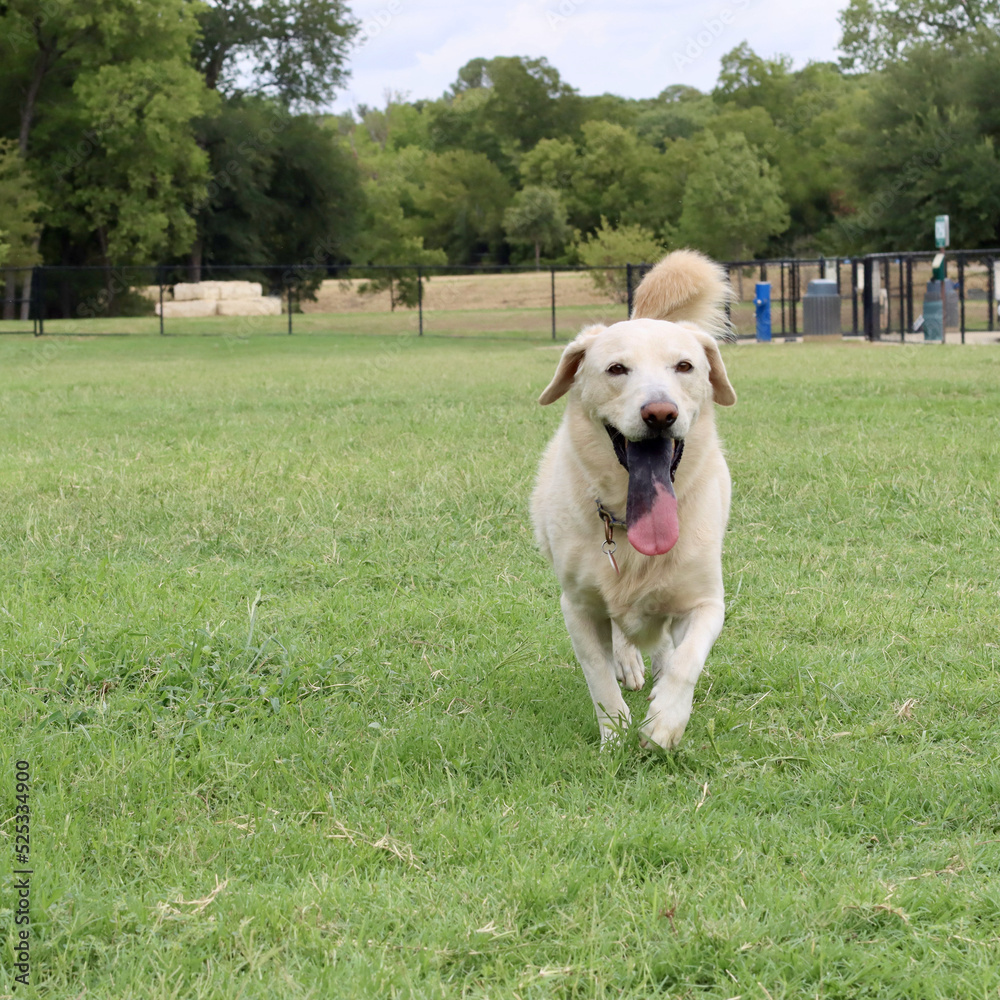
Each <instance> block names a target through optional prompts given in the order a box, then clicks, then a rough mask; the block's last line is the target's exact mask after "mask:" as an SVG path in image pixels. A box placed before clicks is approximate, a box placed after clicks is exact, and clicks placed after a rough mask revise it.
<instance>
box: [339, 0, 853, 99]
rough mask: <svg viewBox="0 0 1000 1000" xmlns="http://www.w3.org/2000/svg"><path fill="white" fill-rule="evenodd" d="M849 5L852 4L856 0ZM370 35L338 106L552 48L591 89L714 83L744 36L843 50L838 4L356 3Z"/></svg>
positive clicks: (807, 55)
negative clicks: (474, 64) (470, 65)
mask: <svg viewBox="0 0 1000 1000" xmlns="http://www.w3.org/2000/svg"><path fill="white" fill-rule="evenodd" d="M845 2H846V0H845ZM352 9H353V11H354V13H355V16H356V17H358V19H359V20H360V21H361V22H362V24H363V25H365V29H366V34H367V36H368V37H367V40H366V41H365V42H364V43H363V44H362V45H361V46H360V47H359V48H357V49H356V50H355V51H354V53H353V54H352V56H351V59H350V68H351V71H352V75H351V79H350V81H349V83H348V86H347V88H346V90H345V91H344V92H343V93H342V94H341V95H340V96H339V98H338V100H337V102H336V104H335V108H336V110H345V109H347V108H350V107H353V106H354V105H356V104H357V103H359V102H363V103H366V104H381V103H382V100H383V95H384V93H385V92H386V90H393V91H400V92H403V93H406V94H408V95H409V97H410V99H411V100H416V99H419V98H437V97H440V96H441V94H442V93H443V92H444V91H445V90H446V89H447V88H448V87H449V86H450V85H451V83H452V82H453V81H454V80H455V77H456V75H457V73H458V70H459V68H460V67H461V66H463V65H464V64H465V63H466V62H468V61H469V60H470V59H473V58H475V57H477V56H482V57H484V58H491V57H492V56H498V55H519V56H529V57H539V56H544V57H545V58H547V59H548V60H549V62H550V63H551V64H552V65H553V66H555V67H556V69H558V70H559V73H560V75H561V76H562V78H563V79H564V80H565V81H566V82H567V83H569V84H571V85H572V86H574V87H576V88H577V90H579V91H580V93H581V94H601V93H612V94H619V95H621V96H623V97H654V96H655V95H656V94H658V93H659V92H660V91H661V90H663V88H664V87H666V86H668V85H669V84H672V83H687V84H690V85H692V86H695V87H698V88H699V89H701V90H709V89H711V88H712V87H713V86H714V85H715V82H716V79H717V77H718V73H719V60H720V58H721V57H722V56H723V55H724V54H725V53H726V52H728V51H730V50H731V49H733V48H735V47H736V46H737V45H739V44H740V42H743V41H747V42H749V44H750V46H751V48H753V49H754V51H756V52H757V53H758V54H760V55H762V56H774V55H777V54H779V53H782V54H787V55H790V56H791V57H792V59H793V62H794V64H795V65H796V66H802V65H804V64H805V63H806V62H808V61H809V60H830V59H834V58H836V45H837V40H838V38H839V34H840V31H839V27H838V24H837V9H836V6H834V5H833V4H831V3H830V2H829V0H709V2H707V3H691V2H689V0H683V2H681V0H666V2H660V3H655V2H652V0H627V2H623V3H614V2H612V0H522V2H520V3H515V4H512V5H510V6H501V5H497V4H489V5H485V4H478V3H476V4H474V3H469V2H468V0H458V2H456V0H451V2H443V0H426V2H419V3H418V2H415V0H355V2H354V3H353V4H352Z"/></svg>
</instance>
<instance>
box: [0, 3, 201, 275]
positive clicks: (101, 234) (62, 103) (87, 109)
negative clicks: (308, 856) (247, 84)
mask: <svg viewBox="0 0 1000 1000" xmlns="http://www.w3.org/2000/svg"><path fill="white" fill-rule="evenodd" d="M0 30H2V31H3V37H4V40H5V41H7V42H8V49H7V53H6V56H7V60H6V63H5V67H4V72H3V73H2V74H0V134H5V135H14V134H16V135H17V136H18V145H19V148H20V150H21V152H22V155H23V156H24V158H25V162H26V165H27V169H28V170H29V171H30V172H31V174H32V176H33V177H34V179H35V183H36V187H37V190H38V194H39V197H40V198H41V200H42V201H43V202H44V203H45V205H46V206H47V208H48V211H47V213H46V216H45V223H46V232H45V233H43V234H42V240H43V243H42V248H43V250H45V251H46V253H47V254H49V255H51V256H55V257H58V258H60V259H62V260H64V261H66V262H69V261H72V260H76V261H80V262H90V261H92V260H95V259H96V260H98V261H100V262H101V263H104V264H105V265H110V263H111V262H112V260H113V259H114V258H118V259H117V260H115V263H119V262H123V263H124V262H145V261H147V260H150V259H153V258H154V257H156V256H159V255H161V254H163V253H168V252H172V251H176V250H177V248H178V247H183V245H184V244H185V242H189V241H190V238H191V236H192V234H193V225H192V222H191V209H192V206H193V204H194V202H195V200H196V199H197V198H198V196H199V194H200V192H201V190H203V188H204V184H205V181H206V180H207V161H206V158H205V156H204V154H203V153H202V152H201V151H200V150H199V149H198V147H197V144H196V143H195V140H194V134H193V129H192V126H191V122H192V119H193V118H195V117H197V116H200V115H204V114H206V113H207V112H208V111H209V110H210V109H211V106H212V95H210V94H208V92H207V91H206V90H205V87H204V84H203V82H202V80H201V78H200V77H199V75H198V74H197V72H196V71H195V70H194V69H192V67H191V65H190V50H191V45H192V43H193V41H194V38H195V35H196V34H197V30H198V24H197V21H196V20H195V17H194V9H193V6H192V5H191V4H190V3H189V2H188V0H162V2H159V3H156V4H150V3H145V2H143V0H78V2H75V3H73V4H59V3H50V2H48V0H10V2H8V3H6V4H4V5H3V6H0ZM46 248H47V249H46Z"/></svg>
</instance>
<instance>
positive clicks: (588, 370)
mask: <svg viewBox="0 0 1000 1000" xmlns="http://www.w3.org/2000/svg"><path fill="white" fill-rule="evenodd" d="M571 389H572V391H573V393H574V395H576V396H577V398H578V399H579V402H580V405H581V406H582V407H583V410H584V412H585V413H586V414H587V416H589V417H590V418H591V420H594V421H595V422H597V423H602V424H605V425H610V426H611V427H614V428H616V429H617V430H618V431H619V432H620V433H621V434H622V435H623V436H624V437H625V438H626V439H627V440H629V441H644V440H648V439H650V438H653V437H664V436H667V437H673V438H681V439H683V438H684V437H686V436H687V433H688V431H689V430H690V429H691V427H693V426H694V424H695V422H696V421H697V419H698V415H699V414H700V413H701V411H702V409H703V408H704V407H705V406H706V405H708V404H710V403H711V402H713V401H714V402H716V403H719V404H720V405H721V406H732V405H733V403H735V402H736V392H735V391H734V390H733V387H732V385H731V384H730V382H729V377H728V376H727V375H726V366H725V365H724V364H723V363H722V355H721V354H720V353H719V348H718V345H717V344H716V342H715V340H714V339H713V338H712V337H710V336H709V335H708V334H707V333H704V332H702V331H701V330H697V329H695V328H693V327H690V326H688V325H687V324H680V323H668V322H665V321H663V320H655V319H634V320H628V321H626V322H624V323H615V324H614V325H613V326H607V327H605V326H591V327H587V329H585V330H583V331H581V333H580V334H579V335H578V336H577V338H576V339H575V340H574V341H573V342H572V343H570V344H569V345H568V346H567V347H566V349H565V350H564V351H563V353H562V357H561V358H560V359H559V365H558V367H557V368H556V373H555V376H554V377H553V379H552V381H551V382H550V383H549V385H548V386H547V387H546V389H545V391H544V392H543V393H542V394H541V396H539V398H538V402H539V403H541V404H542V405H543V406H546V405H548V404H549V403H553V402H555V400H557V399H559V397H560V396H562V395H564V394H565V393H566V392H568V391H570V390H571Z"/></svg>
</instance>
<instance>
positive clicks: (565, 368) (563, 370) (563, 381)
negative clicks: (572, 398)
mask: <svg viewBox="0 0 1000 1000" xmlns="http://www.w3.org/2000/svg"><path fill="white" fill-rule="evenodd" d="M606 329H607V327H604V326H600V325H597V326H588V327H586V328H585V329H583V330H581V331H580V332H579V333H578V334H577V335H576V338H575V339H574V340H572V341H570V343H569V344H567V345H566V350H564V351H563V352H562V357H561V358H560V359H559V364H558V365H557V366H556V373H555V375H553V376H552V381H551V382H550V383H549V384H548V385H547V386H546V388H545V391H544V392H543V393H542V394H541V395H540V396H539V397H538V402H539V403H541V404H542V406H548V405H549V403H554V402H555V401H556V400H557V399H558V398H559V397H560V396H563V395H565V394H566V393H567V392H569V387H570V386H571V385H572V384H573V379H574V378H575V377H576V370H577V368H579V367H580V362H581V361H583V356H584V355H585V354H586V353H587V348H588V347H590V345H591V344H592V343H593V342H594V338H595V337H596V336H597V335H598V334H599V333H600V332H601V331H602V330H606Z"/></svg>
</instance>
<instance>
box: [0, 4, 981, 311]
mask: <svg viewBox="0 0 1000 1000" xmlns="http://www.w3.org/2000/svg"><path fill="white" fill-rule="evenodd" d="M840 20H841V28H842V37H841V41H840V50H841V53H842V57H841V59H840V61H839V62H837V63H832V62H831V63H810V64H809V65H807V66H805V67H804V68H801V69H794V68H793V66H792V64H791V61H790V60H789V59H788V58H786V57H783V56H777V57H768V56H762V55H759V54H757V53H755V52H754V51H752V50H751V49H750V48H749V47H748V46H747V45H746V44H745V43H744V44H741V45H738V46H736V47H735V48H734V49H732V50H731V51H730V52H728V53H727V54H726V55H725V56H724V57H723V59H722V64H721V70H720V73H719V78H718V82H717V84H716V86H715V87H714V88H713V89H712V90H711V91H710V92H707V93H706V92H701V91H699V90H697V89H695V88H693V87H688V86H683V85H673V86H669V87H667V88H666V89H664V90H662V91H661V92H660V93H659V94H657V95H656V96H655V97H649V98H647V99H640V100H633V99H626V98H622V97H617V96H614V95H610V94H605V95H600V96H584V95H581V94H579V93H578V92H577V91H576V90H574V89H573V88H572V87H570V86H568V85H567V84H566V83H565V82H564V81H563V80H562V79H561V77H560V75H559V72H558V70H557V69H556V68H555V67H553V66H551V65H550V64H549V63H548V62H547V61H546V60H544V59H527V58H521V57H516V56H510V57H497V58H493V59H473V60H472V61H470V62H469V63H467V64H466V65H465V66H463V67H461V68H460V69H459V70H458V71H457V75H456V78H455V81H454V83H453V84H452V85H451V87H450V88H449V90H448V91H447V92H446V93H445V94H443V95H442V96H441V97H440V98H438V99H436V100H416V101H411V100H408V99H407V98H406V97H405V96H403V95H387V96H386V100H385V102H384V104H383V105H382V106H380V107H365V106H361V107H359V108H357V109H356V111H355V112H354V113H347V114H342V115H329V114H324V113H323V112H322V108H323V106H324V105H325V104H328V103H329V101H330V99H331V98H332V96H333V95H334V94H335V93H336V91H337V90H338V88H340V87H341V86H342V85H343V82H344V78H345V75H346V73H347V71H348V69H349V58H350V53H351V48H352V45H353V44H354V42H355V40H356V38H357V36H358V32H359V25H358V24H357V22H356V20H355V19H354V17H353V16H352V14H351V12H350V10H349V8H348V7H347V5H346V4H344V3H343V2H341V0H210V2H207V3H205V2H197V0H158V2H157V3H156V4H149V3H147V2H144V0H74V2H73V3H72V4H67V3H65V2H62V0H7V2H0V50H2V51H3V59H2V61H0V264H2V265H3V266H4V267H6V268H7V269H8V271H9V269H11V268H15V267H27V266H31V265H33V264H36V263H40V262H43V261H44V262H46V263H51V264H54V263H59V264H98V265H102V266H104V267H110V266H112V265H126V264H143V263H150V262H158V263H162V262H174V263H184V264H186V265H187V266H188V267H189V268H190V269H191V273H192V275H194V276H197V274H198V273H199V269H200V268H201V267H202V266H203V265H204V264H206V263H239V264H261V265H262V264H275V263H292V262H302V261H315V262H317V263H336V264H370V263H378V264H393V263H398V264H424V265H435V264H449V263H450V264H478V263H483V262H496V263H509V262H513V263H529V264H530V263H534V264H536V265H541V264H542V263H543V262H544V263H546V264H549V263H556V264H558V263H573V262H584V263H591V264H601V263H606V262H614V261H616V260H618V258H622V259H625V258H632V259H636V258H637V257H647V258H648V257H651V256H653V255H655V254H656V253H658V252H660V251H661V250H662V248H664V247H671V246H694V247H698V248H700V249H702V250H705V251H706V252H708V253H710V254H712V255H713V256H716V257H719V258H723V259H729V260H732V259H752V258H757V257H773V256H779V255H780V256H785V255H805V254H817V253H825V254H829V255H832V254H849V253H850V254H853V253H860V252H866V251H872V250H882V251H886V250H894V249H896V250H903V249H916V248H922V247H930V246H931V238H932V223H933V217H934V216H935V215H938V214H942V213H947V214H949V215H950V216H951V223H952V240H953V243H954V244H955V245H961V246H965V247H970V248H974V247H984V246H996V245H997V244H998V242H1000V232H998V229H1000V170H998V169H997V166H998V164H997V144H998V139H1000V110H998V109H997V104H996V101H995V97H994V95H995V94H996V93H997V92H998V91H1000V37H998V28H1000V0H965V2H963V3H961V4H953V3H949V2H946V0H849V3H848V4H847V6H846V8H845V9H844V10H843V12H842V13H841V16H840ZM12 280H13V279H12V278H9V279H8V280H7V282H6V285H7V292H6V294H7V296H8V298H13V294H12V293H11V291H10V288H11V285H12ZM402 291H403V294H404V295H405V289H403V290H402Z"/></svg>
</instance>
